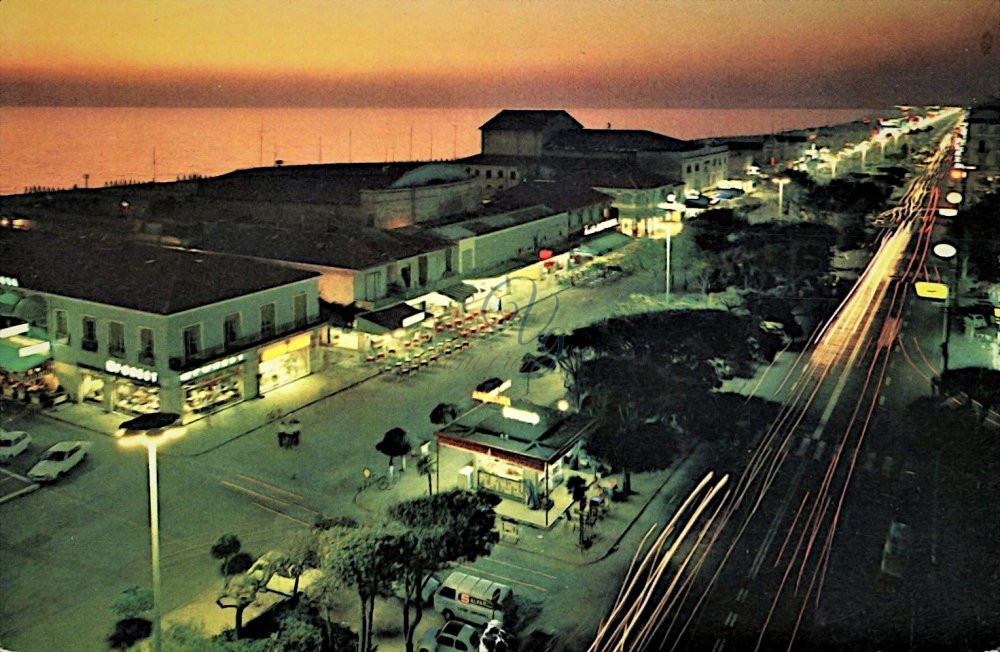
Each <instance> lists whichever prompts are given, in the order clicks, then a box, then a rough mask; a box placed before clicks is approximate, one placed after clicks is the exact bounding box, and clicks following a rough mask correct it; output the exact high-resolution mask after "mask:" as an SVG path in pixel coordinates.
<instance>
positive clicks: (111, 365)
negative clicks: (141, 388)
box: [104, 360, 159, 383]
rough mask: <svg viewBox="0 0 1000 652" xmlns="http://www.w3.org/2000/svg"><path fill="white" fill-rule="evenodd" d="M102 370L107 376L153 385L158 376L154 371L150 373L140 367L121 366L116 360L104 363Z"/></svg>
mask: <svg viewBox="0 0 1000 652" xmlns="http://www.w3.org/2000/svg"><path fill="white" fill-rule="evenodd" d="M104 370H105V371H107V372H108V373H109V374H115V375H116V376H124V377H125V378H134V379H136V380H142V381H144V382H147V383H155V382H156V381H157V378H159V374H157V373H156V372H155V371H150V370H149V369H142V368H140V367H133V366H132V365H127V364H122V363H120V362H118V361H117V360H108V361H107V362H105V363H104Z"/></svg>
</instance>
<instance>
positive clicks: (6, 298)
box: [0, 292, 21, 306]
mask: <svg viewBox="0 0 1000 652" xmlns="http://www.w3.org/2000/svg"><path fill="white" fill-rule="evenodd" d="M20 300H21V295H19V294H15V293H13V292H4V293H3V294H0V305H4V306H16V305H17V302H18V301H20Z"/></svg>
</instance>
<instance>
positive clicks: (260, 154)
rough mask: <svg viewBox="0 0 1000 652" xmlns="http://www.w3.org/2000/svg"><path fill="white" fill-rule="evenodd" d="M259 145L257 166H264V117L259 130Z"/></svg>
mask: <svg viewBox="0 0 1000 652" xmlns="http://www.w3.org/2000/svg"><path fill="white" fill-rule="evenodd" d="M257 136H258V138H259V143H260V144H259V146H258V151H257V167H264V118H261V119H260V131H258V132H257Z"/></svg>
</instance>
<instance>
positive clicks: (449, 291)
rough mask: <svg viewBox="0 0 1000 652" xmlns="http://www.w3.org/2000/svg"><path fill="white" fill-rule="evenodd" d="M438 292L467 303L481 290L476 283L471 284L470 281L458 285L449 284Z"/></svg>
mask: <svg viewBox="0 0 1000 652" xmlns="http://www.w3.org/2000/svg"><path fill="white" fill-rule="evenodd" d="M438 292H439V293H441V294H443V295H444V296H446V297H448V298H449V299H454V300H455V301H458V302H459V303H465V302H466V301H468V300H469V299H471V298H472V297H474V296H476V294H477V293H478V292H479V288H477V287H476V286H475V285H469V284H468V283H459V284H457V285H449V286H448V287H446V288H441V289H440V290H438Z"/></svg>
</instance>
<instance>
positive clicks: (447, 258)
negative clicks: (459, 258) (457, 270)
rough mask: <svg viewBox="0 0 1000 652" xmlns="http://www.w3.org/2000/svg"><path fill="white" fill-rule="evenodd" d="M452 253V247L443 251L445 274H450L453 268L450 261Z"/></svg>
mask: <svg viewBox="0 0 1000 652" xmlns="http://www.w3.org/2000/svg"><path fill="white" fill-rule="evenodd" d="M452 253H453V250H452V249H448V250H447V251H445V252H444V271H445V273H446V274H451V272H452V269H453V268H452V262H451V256H452Z"/></svg>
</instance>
